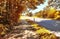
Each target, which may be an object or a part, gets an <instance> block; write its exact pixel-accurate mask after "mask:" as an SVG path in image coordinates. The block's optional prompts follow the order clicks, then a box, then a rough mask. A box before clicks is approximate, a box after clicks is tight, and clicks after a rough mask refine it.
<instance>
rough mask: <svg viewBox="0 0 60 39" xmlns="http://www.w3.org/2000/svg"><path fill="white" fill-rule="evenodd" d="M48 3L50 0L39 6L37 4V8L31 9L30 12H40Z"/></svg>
mask: <svg viewBox="0 0 60 39" xmlns="http://www.w3.org/2000/svg"><path fill="white" fill-rule="evenodd" d="M47 5H48V0H45V2H44V4H40V5H39V6H37V9H35V10H30V12H32V13H33V14H34V13H36V12H39V11H40V10H43V9H44V8H45V7H46V6H47Z"/></svg>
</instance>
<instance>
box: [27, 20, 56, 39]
mask: <svg viewBox="0 0 60 39" xmlns="http://www.w3.org/2000/svg"><path fill="white" fill-rule="evenodd" d="M27 21H28V22H29V23H30V24H31V25H32V27H33V28H35V29H36V33H37V34H39V35H40V39H57V37H56V36H55V35H54V34H52V33H50V31H49V30H47V29H45V28H44V27H42V26H40V25H38V24H36V23H35V22H33V21H31V20H27Z"/></svg>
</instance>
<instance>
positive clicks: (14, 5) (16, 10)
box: [0, 0, 44, 25]
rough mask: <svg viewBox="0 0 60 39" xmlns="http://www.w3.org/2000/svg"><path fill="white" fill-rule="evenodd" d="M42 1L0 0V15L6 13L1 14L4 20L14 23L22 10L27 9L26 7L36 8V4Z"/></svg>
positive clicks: (42, 0)
mask: <svg viewBox="0 0 60 39" xmlns="http://www.w3.org/2000/svg"><path fill="white" fill-rule="evenodd" d="M43 2H44V0H0V7H1V9H0V13H2V15H3V14H4V13H5V14H6V15H5V14H4V15H5V16H4V15H3V16H4V17H3V18H4V20H5V19H6V20H5V21H6V22H7V23H8V24H10V25H14V24H15V23H17V22H18V19H19V15H20V14H21V13H22V12H23V11H25V10H27V8H29V9H36V6H37V5H39V4H41V3H43ZM2 6H3V7H2ZM4 7H5V8H4ZM3 8H4V9H3ZM3 12H4V13H3ZM0 19H1V18H0ZM3 22H4V21H3Z"/></svg>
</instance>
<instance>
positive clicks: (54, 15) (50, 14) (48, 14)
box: [35, 7, 60, 20]
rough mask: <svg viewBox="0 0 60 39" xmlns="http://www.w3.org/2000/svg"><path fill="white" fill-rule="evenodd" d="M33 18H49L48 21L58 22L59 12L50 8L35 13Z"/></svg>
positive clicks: (59, 18)
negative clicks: (54, 20)
mask: <svg viewBox="0 0 60 39" xmlns="http://www.w3.org/2000/svg"><path fill="white" fill-rule="evenodd" d="M35 16H37V17H40V18H41V17H42V18H50V19H56V20H60V11H58V10H56V9H55V8H53V7H51V8H48V9H46V10H43V11H40V12H38V13H36V14H35Z"/></svg>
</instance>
